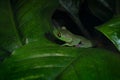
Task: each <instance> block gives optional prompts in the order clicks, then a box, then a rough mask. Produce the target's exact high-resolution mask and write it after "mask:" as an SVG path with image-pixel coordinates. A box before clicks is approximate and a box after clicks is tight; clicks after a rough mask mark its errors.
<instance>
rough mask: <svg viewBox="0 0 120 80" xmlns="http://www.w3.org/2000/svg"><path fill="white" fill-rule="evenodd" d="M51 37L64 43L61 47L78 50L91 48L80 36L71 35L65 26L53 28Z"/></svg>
mask: <svg viewBox="0 0 120 80" xmlns="http://www.w3.org/2000/svg"><path fill="white" fill-rule="evenodd" d="M53 35H54V36H55V37H56V38H57V39H59V40H61V41H64V42H65V43H64V44H62V46H69V47H80V48H89V47H92V46H93V44H92V42H91V41H90V40H89V39H87V38H85V37H83V36H80V35H77V34H73V33H72V32H71V31H69V30H68V29H67V28H66V27H65V26H61V27H54V29H53Z"/></svg>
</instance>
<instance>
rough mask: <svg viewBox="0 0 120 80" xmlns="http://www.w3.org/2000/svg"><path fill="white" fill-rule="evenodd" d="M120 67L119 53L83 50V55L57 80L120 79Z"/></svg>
mask: <svg viewBox="0 0 120 80" xmlns="http://www.w3.org/2000/svg"><path fill="white" fill-rule="evenodd" d="M86 52H88V53H86ZM96 52H97V54H96ZM119 69H120V55H119V54H113V53H111V52H109V51H106V50H101V49H87V51H82V55H80V56H79V57H78V58H77V59H76V60H74V61H73V63H71V65H70V66H69V67H68V68H67V69H66V70H65V71H64V72H63V73H62V74H61V75H60V76H59V77H58V78H57V80H119V79H120V73H119Z"/></svg>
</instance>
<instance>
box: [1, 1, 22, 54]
mask: <svg viewBox="0 0 120 80" xmlns="http://www.w3.org/2000/svg"><path fill="white" fill-rule="evenodd" d="M0 18H1V19H0V48H4V49H5V50H6V51H10V52H11V51H13V50H14V49H16V48H18V47H20V46H22V42H21V40H20V35H19V33H18V31H17V28H16V23H15V20H14V16H13V12H12V8H11V4H10V0H0Z"/></svg>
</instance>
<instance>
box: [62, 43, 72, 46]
mask: <svg viewBox="0 0 120 80" xmlns="http://www.w3.org/2000/svg"><path fill="white" fill-rule="evenodd" d="M62 46H73V45H71V44H69V43H65V44H62Z"/></svg>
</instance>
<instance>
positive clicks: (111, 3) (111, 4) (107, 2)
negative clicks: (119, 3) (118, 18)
mask: <svg viewBox="0 0 120 80" xmlns="http://www.w3.org/2000/svg"><path fill="white" fill-rule="evenodd" d="M87 2H88V7H89V8H90V10H91V12H92V13H93V14H94V15H95V16H97V17H98V18H99V19H101V20H102V21H107V20H109V19H110V18H112V16H113V15H114V13H115V0H87Z"/></svg>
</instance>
